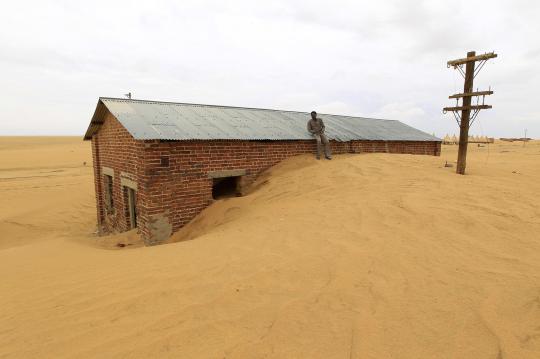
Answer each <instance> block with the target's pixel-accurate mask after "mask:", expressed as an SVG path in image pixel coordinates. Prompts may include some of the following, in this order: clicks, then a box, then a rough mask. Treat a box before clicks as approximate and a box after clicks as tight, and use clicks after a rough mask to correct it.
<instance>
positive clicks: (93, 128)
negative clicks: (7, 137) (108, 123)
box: [83, 97, 107, 141]
mask: <svg viewBox="0 0 540 359" xmlns="http://www.w3.org/2000/svg"><path fill="white" fill-rule="evenodd" d="M106 112H107V106H105V104H104V103H103V101H101V97H100V98H99V99H98V103H97V105H96V110H95V111H94V115H93V116H92V120H90V124H89V125H88V129H87V130H86V133H85V134H84V138H83V139H84V141H89V140H91V139H92V136H94V135H95V134H96V133H97V132H98V131H99V128H100V127H101V125H102V124H103V120H104V118H105V113H106Z"/></svg>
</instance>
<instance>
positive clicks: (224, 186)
mask: <svg viewBox="0 0 540 359" xmlns="http://www.w3.org/2000/svg"><path fill="white" fill-rule="evenodd" d="M240 178H241V176H235V177H221V178H214V179H213V184H212V197H213V198H214V199H220V198H227V197H236V196H240V195H241V193H240V190H239V183H240Z"/></svg>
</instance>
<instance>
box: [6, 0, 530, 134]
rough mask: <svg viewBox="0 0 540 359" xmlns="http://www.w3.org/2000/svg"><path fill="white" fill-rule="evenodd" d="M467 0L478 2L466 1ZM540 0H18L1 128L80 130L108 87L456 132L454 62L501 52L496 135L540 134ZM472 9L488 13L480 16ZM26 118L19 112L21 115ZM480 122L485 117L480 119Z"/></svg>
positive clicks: (489, 80)
mask: <svg viewBox="0 0 540 359" xmlns="http://www.w3.org/2000/svg"><path fill="white" fill-rule="evenodd" d="M465 5H466V6H465ZM539 6H540V5H539V3H537V2H535V1H532V0H531V1H526V0H517V1H513V2H504V1H475V2H470V1H465V0H458V1H454V2H448V1H421V0H412V1H407V2H402V1H398V0H384V1H377V2H358V1H352V0H343V1H335V2H331V3H330V2H325V1H313V0H312V1H307V0H298V1H285V0H281V1H280V0H277V1H272V2H266V3H261V2H253V1H195V0H184V1H181V2H178V1H172V0H170V1H167V0H163V1H159V2H148V1H142V0H139V1H127V0H126V1H118V0H117V1H104V0H96V1H93V2H87V1H73V0H71V1H67V0H65V1H59V0H57V1H37V0H36V1H23V0H21V1H17V2H7V3H6V4H3V8H2V12H1V13H0V79H1V80H0V81H1V82H0V83H1V85H0V101H1V103H0V105H1V106H0V134H78V135H81V134H82V133H83V132H84V130H85V129H86V127H87V124H88V121H89V119H90V117H91V115H92V113H93V107H94V106H95V103H96V100H97V97H98V96H122V95H123V94H124V93H127V92H128V91H131V92H133V93H134V95H135V97H136V98H150V99H163V100H169V101H181V102H199V103H209V104H225V105H227V104H229V105H236V106H250V107H264V108H280V109H281V108H282V109H290V110H302V111H310V110H312V109H317V110H318V111H320V112H321V113H323V112H334V113H340V114H353V115H361V116H369V115H377V116H379V117H385V118H392V119H398V120H402V121H404V122H406V123H409V124H411V125H413V126H416V127H418V128H420V129H423V130H425V131H427V132H436V133H437V134H439V135H440V134H444V133H446V132H449V133H452V132H456V124H455V122H454V120H453V118H452V117H451V115H449V114H448V115H442V113H441V108H442V107H444V106H447V105H449V104H451V101H449V100H448V95H449V94H450V93H452V92H454V91H459V90H460V86H462V82H461V81H462V80H461V79H460V78H458V79H457V80H456V74H454V73H453V70H451V69H447V68H446V65H445V64H446V61H447V60H449V59H452V58H457V57H462V56H463V55H464V54H465V53H466V52H467V51H468V50H471V49H476V50H477V51H479V52H482V51H491V50H496V51H497V52H498V53H499V54H500V57H499V58H498V59H495V60H493V61H490V62H491V63H488V64H487V65H486V67H485V68H484V70H483V71H482V73H481V74H480V75H479V76H478V77H477V79H476V81H477V85H478V87H480V88H484V87H488V86H489V85H493V88H494V90H495V92H496V93H495V95H494V96H492V98H490V99H489V102H490V103H492V104H493V106H494V107H493V110H491V111H486V112H484V113H481V114H480V121H481V122H480V123H481V124H482V128H483V130H484V131H485V133H486V134H488V135H495V136H514V135H515V136H517V135H520V134H521V133H522V132H523V128H525V127H527V128H528V130H529V133H530V134H531V135H532V136H536V137H540V124H539V122H538V117H537V115H538V113H537V110H536V109H535V107H536V99H535V97H534V96H531V95H530V94H534V91H535V87H536V86H535V85H536V84H537V83H538V82H539V79H540V75H539V73H540V71H538V70H539V65H538V64H539V61H538V58H539V57H540V55H539V54H540V47H539V46H538V45H536V43H535V42H534V39H536V38H538V36H539V35H540V25H539V23H538V21H537V19H538V18H539V17H540V16H539V15H540V10H539V9H540V8H539ZM465 8H467V11H469V10H470V12H471V13H475V12H477V13H481V14H482V16H476V17H471V16H469V15H468V12H466V11H465V10H463V9H465ZM13 119H17V121H14V120H13ZM473 130H474V128H473Z"/></svg>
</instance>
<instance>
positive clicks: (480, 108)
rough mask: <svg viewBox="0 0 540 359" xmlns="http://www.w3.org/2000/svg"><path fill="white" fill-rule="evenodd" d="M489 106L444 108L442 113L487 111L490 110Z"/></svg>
mask: <svg viewBox="0 0 540 359" xmlns="http://www.w3.org/2000/svg"><path fill="white" fill-rule="evenodd" d="M492 107H493V106H491V105H471V106H455V107H445V108H443V111H464V110H488V109H490V108H492Z"/></svg>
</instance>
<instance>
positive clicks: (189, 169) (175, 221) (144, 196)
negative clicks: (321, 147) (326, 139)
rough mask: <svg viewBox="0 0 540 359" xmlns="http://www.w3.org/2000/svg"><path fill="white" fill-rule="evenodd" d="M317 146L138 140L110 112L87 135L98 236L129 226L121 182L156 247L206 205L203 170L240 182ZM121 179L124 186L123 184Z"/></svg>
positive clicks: (425, 146)
mask: <svg viewBox="0 0 540 359" xmlns="http://www.w3.org/2000/svg"><path fill="white" fill-rule="evenodd" d="M331 146H332V151H333V153H335V154H340V153H365V152H388V153H410V154H422V155H434V156H439V155H440V151H441V143H440V142H435V141H432V142H431V141H430V142H424V141H349V142H336V141H331ZM315 150H316V145H315V141H307V140H301V141H260V140H258V141H231V140H213V141H199V140H198V141H158V140H152V141H142V140H135V139H134V138H133V137H132V136H131V135H130V134H129V132H128V131H127V130H126V129H125V128H124V127H123V126H122V125H121V124H120V122H118V121H117V120H116V118H114V116H112V115H111V114H110V113H108V114H107V115H106V116H105V119H104V123H103V125H102V126H101V128H100V129H99V131H98V132H97V133H96V134H95V135H94V136H93V137H92V155H93V160H94V174H95V189H96V202H97V217H98V226H99V228H100V230H101V231H102V232H105V233H109V232H115V231H119V232H122V231H125V230H128V229H129V228H130V227H129V218H128V214H127V211H126V206H127V197H126V196H127V194H126V191H125V190H124V189H123V188H122V186H121V178H122V177H124V178H128V179H129V180H131V181H132V182H133V183H135V184H136V185H137V201H136V206H137V212H138V213H137V217H138V218H137V222H138V228H139V230H140V233H141V235H142V237H143V239H144V241H145V243H146V244H148V245H152V244H158V243H160V242H162V241H163V240H165V239H166V238H168V236H170V234H172V233H174V232H175V231H177V230H179V229H180V228H181V227H182V226H184V225H185V224H186V223H188V222H189V221H191V220H192V219H193V217H195V216H196V215H197V214H198V213H199V212H200V211H202V210H203V209H204V208H205V207H207V206H208V205H209V204H210V203H212V201H213V199H212V183H213V182H212V178H210V177H209V175H208V173H209V172H212V171H223V170H245V171H246V174H245V176H243V178H242V183H243V184H246V183H249V182H252V181H253V180H255V178H256V177H257V176H258V175H259V174H260V173H261V172H262V171H264V170H266V169H267V168H269V167H271V166H273V165H275V164H276V163H278V162H280V161H282V160H284V159H285V158H288V157H291V156H295V155H298V154H304V153H313V154H314V153H315ZM103 167H108V168H112V169H113V170H114V179H113V181H114V182H113V184H114V186H113V188H114V189H113V205H114V211H112V213H109V212H108V211H107V210H106V206H105V196H104V192H103V191H104V190H105V186H104V175H103V173H102V169H103ZM125 182H126V181H124V183H125Z"/></svg>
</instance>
